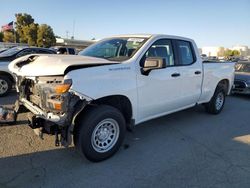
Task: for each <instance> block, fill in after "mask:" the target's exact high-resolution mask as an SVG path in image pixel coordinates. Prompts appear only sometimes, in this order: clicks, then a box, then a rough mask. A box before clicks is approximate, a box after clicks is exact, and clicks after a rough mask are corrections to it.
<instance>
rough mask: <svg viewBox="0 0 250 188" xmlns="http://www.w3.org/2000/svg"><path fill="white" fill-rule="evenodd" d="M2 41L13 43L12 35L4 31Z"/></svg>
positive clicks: (13, 37)
mask: <svg viewBox="0 0 250 188" xmlns="http://www.w3.org/2000/svg"><path fill="white" fill-rule="evenodd" d="M3 41H4V42H15V36H14V34H13V33H12V32H10V31H5V32H4V36H3Z"/></svg>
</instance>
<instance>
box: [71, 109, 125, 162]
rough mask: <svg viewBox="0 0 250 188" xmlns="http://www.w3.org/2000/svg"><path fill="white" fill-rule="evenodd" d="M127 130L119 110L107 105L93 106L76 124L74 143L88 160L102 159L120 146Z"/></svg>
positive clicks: (112, 153)
mask: <svg viewBox="0 0 250 188" xmlns="http://www.w3.org/2000/svg"><path fill="white" fill-rule="evenodd" d="M125 130H126V126H125V120H124V117H123V115H122V114H121V112H120V111H119V110H117V109H116V108H114V107H112V106H107V105H101V106H97V107H91V109H89V110H88V112H87V113H86V114H84V116H83V117H81V118H80V120H79V121H78V124H77V125H76V129H75V131H74V144H75V146H76V148H77V149H78V150H79V151H80V153H82V154H84V155H85V157H86V158H87V159H88V160H90V161H93V162H98V161H102V160H105V159H107V158H109V157H111V156H112V155H114V154H115V153H116V152H117V150H118V149H119V148H120V146H121V144H122V141H123V139H124V136H125Z"/></svg>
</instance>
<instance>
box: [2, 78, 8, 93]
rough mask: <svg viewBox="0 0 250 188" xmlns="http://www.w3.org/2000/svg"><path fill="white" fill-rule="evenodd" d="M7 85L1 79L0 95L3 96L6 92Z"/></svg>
mask: <svg viewBox="0 0 250 188" xmlns="http://www.w3.org/2000/svg"><path fill="white" fill-rule="evenodd" d="M8 88H9V86H8V83H7V82H6V81H5V80H3V79H0V94H4V93H6V92H7V91H8Z"/></svg>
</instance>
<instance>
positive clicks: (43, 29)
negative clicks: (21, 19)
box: [37, 24, 56, 47]
mask: <svg viewBox="0 0 250 188" xmlns="http://www.w3.org/2000/svg"><path fill="white" fill-rule="evenodd" d="M55 43H56V38H55V34H54V32H53V29H52V28H51V27H50V26H49V25H47V24H41V25H39V27H38V31H37V45H38V46H40V47H50V46H53V45H55Z"/></svg>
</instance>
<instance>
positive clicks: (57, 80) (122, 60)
mask: <svg viewBox="0 0 250 188" xmlns="http://www.w3.org/2000/svg"><path fill="white" fill-rule="evenodd" d="M9 69H10V71H11V72H12V73H13V74H14V75H15V79H16V88H17V91H18V100H17V102H16V105H15V109H14V112H16V113H21V112H28V116H27V117H28V120H29V122H30V123H29V124H30V126H31V128H33V129H34V130H35V132H36V133H37V134H38V135H39V136H40V137H42V135H43V134H50V135H55V144H56V145H57V146H59V145H63V146H66V147H67V146H69V145H70V144H71V142H72V141H73V142H74V145H75V146H76V148H77V150H79V151H80V153H82V154H84V155H85V156H86V158H87V159H89V160H91V161H95V162H97V161H102V160H105V159H107V158H109V157H111V156H112V155H114V153H116V151H118V149H119V148H120V146H121V144H122V141H123V139H124V137H125V132H126V129H129V130H130V129H132V127H133V126H134V125H137V124H139V123H142V122H145V121H147V120H150V119H154V118H157V117H160V116H163V115H166V114H170V113H173V112H176V111H180V110H183V109H186V108H189V107H193V106H195V105H197V104H203V105H204V106H205V109H206V111H207V112H209V113H211V114H219V113H220V112H221V111H222V109H223V106H224V104H225V98H226V95H228V94H229V93H230V89H231V87H232V83H233V77H234V64H233V63H223V64H222V63H217V62H214V63H211V62H209V63H203V62H202V60H201V58H200V56H199V51H198V48H197V46H196V44H195V42H194V41H193V40H191V39H188V38H184V37H177V36H169V35H121V36H115V37H111V38H107V39H104V40H101V41H99V42H97V43H95V44H93V45H91V46H89V47H88V48H86V49H85V50H84V51H82V52H80V55H77V56H65V55H61V56H56V55H27V56H24V57H20V58H18V59H16V60H14V61H13V62H11V64H10V65H9ZM1 110H2V112H3V111H4V110H6V109H5V108H2V109H1ZM6 112H7V111H6ZM7 114H11V111H8V113H5V115H3V116H5V117H7ZM13 118H14V119H15V113H14V115H13ZM2 119H3V120H2V122H4V119H5V118H4V117H3V118H2ZM14 119H13V121H14Z"/></svg>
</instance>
